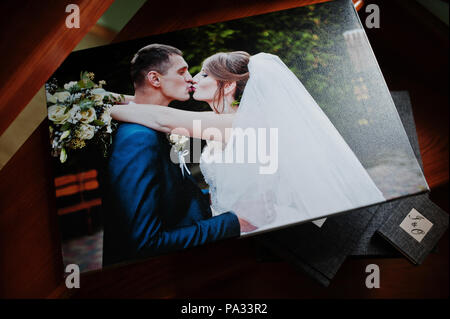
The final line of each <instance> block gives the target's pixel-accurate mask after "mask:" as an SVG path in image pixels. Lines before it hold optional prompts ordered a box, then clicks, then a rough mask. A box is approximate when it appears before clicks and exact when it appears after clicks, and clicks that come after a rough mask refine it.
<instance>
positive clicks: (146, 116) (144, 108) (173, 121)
mask: <svg viewBox="0 0 450 319" xmlns="http://www.w3.org/2000/svg"><path fill="white" fill-rule="evenodd" d="M111 116H112V118H114V119H116V120H118V121H122V122H131V123H137V124H141V125H144V126H147V127H150V128H152V129H154V130H157V131H161V132H165V133H175V134H180V135H185V136H189V137H194V138H200V139H208V140H219V141H222V142H226V140H227V137H228V136H226V135H225V134H226V133H228V132H227V130H226V129H227V128H231V127H232V123H233V118H234V114H216V113H214V112H192V111H183V110H178V109H174V108H171V107H167V106H160V105H152V104H133V105H115V106H113V107H112V109H111ZM194 121H200V122H197V125H194V124H195V122H194ZM194 126H195V127H194ZM208 128H209V129H210V130H208V132H205V130H206V129H208ZM211 128H215V129H217V130H214V131H215V134H214V132H213V133H211V132H212V131H211Z"/></svg>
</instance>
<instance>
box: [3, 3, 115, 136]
mask: <svg viewBox="0 0 450 319" xmlns="http://www.w3.org/2000/svg"><path fill="white" fill-rule="evenodd" d="M70 3H72V4H76V5H78V6H79V9H80V28H78V29H77V28H72V29H69V28H67V27H66V23H65V21H66V17H67V16H68V15H69V13H66V12H65V9H66V6H67V5H68V4H69V3H68V2H65V1H62V2H58V1H49V0H47V1H32V0H24V1H21V3H20V5H17V3H15V2H13V1H5V2H3V1H2V2H1V4H0V11H1V12H3V13H4V14H3V17H2V19H0V38H1V39H2V41H1V47H0V52H2V61H3V62H4V63H2V67H1V68H0V83H2V86H1V88H0V135H1V134H3V132H4V131H5V130H6V129H7V128H8V126H9V125H10V124H11V122H12V121H13V120H14V119H15V118H16V117H17V115H18V114H19V113H20V112H21V111H22V109H23V108H24V107H25V106H26V105H27V103H28V102H29V101H30V100H31V99H32V98H33V96H34V95H35V94H36V92H38V90H39V89H40V88H41V87H42V86H43V85H44V83H45V81H47V79H48V78H49V77H50V76H51V75H52V74H53V72H55V70H56V69H57V68H58V66H59V65H60V64H61V63H62V62H63V61H64V59H65V58H66V57H67V56H68V55H69V53H70V52H71V51H72V50H73V49H74V48H75V46H76V45H77V44H78V42H80V40H81V39H82V38H83V37H84V35H85V34H86V33H87V32H88V31H89V30H90V29H91V27H92V26H93V25H94V24H95V23H96V22H97V20H98V19H99V18H100V17H101V16H102V14H103V13H104V12H105V11H106V9H108V7H109V6H110V5H111V4H112V3H113V0H72V1H70ZM37 13H38V14H37Z"/></svg>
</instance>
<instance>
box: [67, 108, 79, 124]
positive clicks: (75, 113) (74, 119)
mask: <svg viewBox="0 0 450 319" xmlns="http://www.w3.org/2000/svg"><path fill="white" fill-rule="evenodd" d="M69 113H70V118H69V119H68V120H67V121H68V122H70V123H73V124H76V123H78V122H79V121H80V120H81V109H80V106H79V105H78V104H74V105H73V106H72V108H71V109H70V111H69Z"/></svg>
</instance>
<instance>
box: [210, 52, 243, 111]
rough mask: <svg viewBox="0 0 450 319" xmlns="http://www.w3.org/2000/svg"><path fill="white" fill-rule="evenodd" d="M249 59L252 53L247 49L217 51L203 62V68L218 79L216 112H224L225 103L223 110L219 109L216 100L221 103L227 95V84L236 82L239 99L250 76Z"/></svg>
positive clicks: (236, 94) (236, 92) (235, 96)
mask: <svg viewBox="0 0 450 319" xmlns="http://www.w3.org/2000/svg"><path fill="white" fill-rule="evenodd" d="M249 61H250V54H248V53H247V52H245V51H234V52H227V53H225V52H219V53H216V54H214V55H212V56H210V57H209V58H207V59H206V60H205V61H204V62H203V69H204V70H205V71H206V72H207V73H208V74H210V75H211V76H212V77H213V78H214V79H216V80H217V90H216V93H215V94H214V100H213V109H214V111H215V112H216V113H222V112H223V110H224V107H225V105H224V104H223V105H222V109H221V111H219V109H218V108H217V107H218V105H216V102H217V103H220V101H221V100H222V99H223V97H224V95H225V92H224V87H225V84H227V83H230V82H236V90H235V91H234V94H233V98H234V99H239V98H240V96H241V95H242V92H244V88H245V85H246V84H247V81H248V77H249V73H248V62H249ZM224 102H225V101H224Z"/></svg>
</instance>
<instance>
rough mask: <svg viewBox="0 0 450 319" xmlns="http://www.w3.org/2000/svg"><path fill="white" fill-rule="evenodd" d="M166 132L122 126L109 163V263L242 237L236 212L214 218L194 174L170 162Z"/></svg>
mask: <svg viewBox="0 0 450 319" xmlns="http://www.w3.org/2000/svg"><path fill="white" fill-rule="evenodd" d="M170 147H171V146H170V144H169V142H168V140H167V138H166V136H165V134H164V133H160V132H156V131H154V130H152V129H149V128H147V127H144V126H141V125H138V124H121V125H120V126H119V128H118V131H117V133H116V135H115V138H114V143H113V146H112V152H111V157H110V159H109V162H108V166H107V176H106V185H105V186H106V194H105V199H106V200H105V201H104V202H105V203H104V241H103V264H104V265H110V264H113V263H117V262H120V261H124V260H128V259H135V258H141V257H148V256H153V255H158V254H162V253H167V252H170V251H174V250H179V249H183V248H187V247H191V246H197V245H201V244H204V243H207V242H212V241H215V240H219V239H223V238H228V237H235V236H239V235H240V226H239V222H238V219H237V217H236V215H235V214H234V213H232V212H229V213H225V214H221V215H219V216H216V217H211V209H210V207H209V202H208V200H207V198H206V197H205V195H204V194H203V193H202V192H201V190H200V189H199V187H198V186H197V184H196V183H195V180H194V179H193V178H192V176H190V175H188V174H185V177H183V176H182V174H181V170H180V167H179V166H178V165H176V164H174V163H173V162H172V161H171V160H170Z"/></svg>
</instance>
